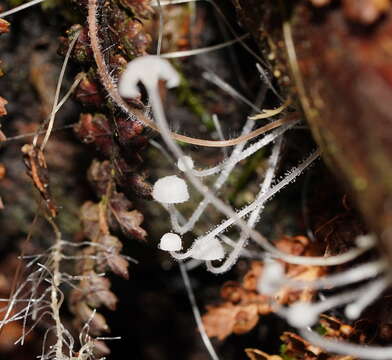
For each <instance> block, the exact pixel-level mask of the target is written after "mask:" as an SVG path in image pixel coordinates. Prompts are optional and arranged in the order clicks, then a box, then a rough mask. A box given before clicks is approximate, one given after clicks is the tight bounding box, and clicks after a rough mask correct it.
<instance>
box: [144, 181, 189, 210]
mask: <svg viewBox="0 0 392 360" xmlns="http://www.w3.org/2000/svg"><path fill="white" fill-rule="evenodd" d="M152 197H153V198H154V199H155V200H156V201H158V202H160V203H163V204H179V203H183V202H185V201H187V200H188V199H189V192H188V186H187V184H186V182H185V181H184V180H183V179H181V178H179V177H178V176H176V175H171V176H165V177H163V178H161V179H159V180H158V181H156V182H155V184H154V187H153V190H152Z"/></svg>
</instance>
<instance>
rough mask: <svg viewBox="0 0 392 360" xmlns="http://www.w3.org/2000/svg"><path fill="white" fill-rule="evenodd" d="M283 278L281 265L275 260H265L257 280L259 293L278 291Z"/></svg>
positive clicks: (270, 293)
mask: <svg viewBox="0 0 392 360" xmlns="http://www.w3.org/2000/svg"><path fill="white" fill-rule="evenodd" d="M284 280H285V274H284V267H283V265H282V264H281V263H279V262H277V261H275V260H271V261H266V262H265V265H264V269H263V273H262V275H261V276H260V278H259V280H258V284H257V290H258V292H259V293H260V294H265V295H274V294H275V293H277V292H278V291H279V289H280V287H281V286H282V284H283V282H284Z"/></svg>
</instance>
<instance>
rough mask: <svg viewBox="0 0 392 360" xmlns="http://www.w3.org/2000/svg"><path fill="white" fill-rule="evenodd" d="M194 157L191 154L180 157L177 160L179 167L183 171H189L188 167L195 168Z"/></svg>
mask: <svg viewBox="0 0 392 360" xmlns="http://www.w3.org/2000/svg"><path fill="white" fill-rule="evenodd" d="M193 166H194V164H193V159H192V158H191V157H190V156H187V155H185V156H183V157H180V158H179V159H178V161H177V167H178V168H179V169H180V170H181V171H187V170H188V169H189V170H191V169H193Z"/></svg>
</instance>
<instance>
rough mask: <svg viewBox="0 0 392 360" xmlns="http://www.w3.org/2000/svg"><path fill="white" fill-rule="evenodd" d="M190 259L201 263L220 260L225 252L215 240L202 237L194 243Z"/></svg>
mask: <svg viewBox="0 0 392 360" xmlns="http://www.w3.org/2000/svg"><path fill="white" fill-rule="evenodd" d="M192 257H193V258H194V259H196V260H203V261H213V260H221V259H223V258H224V257H225V250H224V248H223V246H222V244H221V242H220V241H219V240H218V239H217V238H215V237H214V238H209V237H204V238H200V239H197V240H196V241H195V243H194V245H193V247H192Z"/></svg>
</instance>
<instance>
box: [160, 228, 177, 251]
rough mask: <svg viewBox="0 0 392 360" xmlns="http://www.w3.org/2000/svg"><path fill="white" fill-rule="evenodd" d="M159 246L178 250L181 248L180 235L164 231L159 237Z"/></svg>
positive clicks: (169, 249)
mask: <svg viewBox="0 0 392 360" xmlns="http://www.w3.org/2000/svg"><path fill="white" fill-rule="evenodd" d="M159 248H160V249H161V250H165V251H179V250H181V249H182V240H181V237H180V236H179V235H178V234H175V233H170V232H169V233H166V234H164V235H163V236H162V237H161V241H160V243H159Z"/></svg>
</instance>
